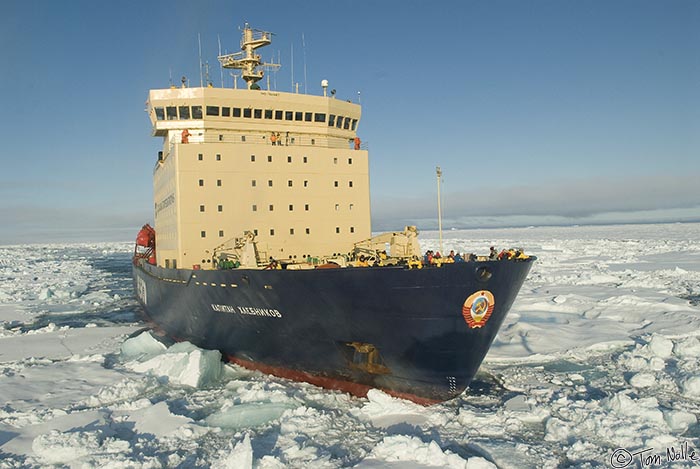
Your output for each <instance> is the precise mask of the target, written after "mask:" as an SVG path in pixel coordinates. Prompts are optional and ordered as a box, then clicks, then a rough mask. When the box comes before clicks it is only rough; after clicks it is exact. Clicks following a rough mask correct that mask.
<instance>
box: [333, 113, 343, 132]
mask: <svg viewBox="0 0 700 469" xmlns="http://www.w3.org/2000/svg"><path fill="white" fill-rule="evenodd" d="M342 126H343V117H342V116H338V117H336V119H335V127H336V128H337V129H339V128H341V127H342Z"/></svg>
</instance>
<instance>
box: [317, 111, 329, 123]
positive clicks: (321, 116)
mask: <svg viewBox="0 0 700 469" xmlns="http://www.w3.org/2000/svg"><path fill="white" fill-rule="evenodd" d="M314 122H326V114H325V113H322V112H317V113H316V114H314Z"/></svg>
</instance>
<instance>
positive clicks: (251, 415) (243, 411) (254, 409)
mask: <svg viewBox="0 0 700 469" xmlns="http://www.w3.org/2000/svg"><path fill="white" fill-rule="evenodd" d="M293 407H294V406H293V405H292V404H289V403H287V404H284V403H271V402H258V403H250V404H236V405H233V406H230V407H228V408H226V409H224V410H220V411H219V412H216V413H214V414H211V415H209V416H208V417H206V418H205V419H204V422H205V423H206V424H207V425H209V426H212V427H221V428H226V429H228V430H237V429H241V428H252V427H257V426H258V425H262V424H264V423H267V422H269V421H271V420H276V419H278V418H280V416H281V415H282V414H283V413H284V412H285V411H286V410H288V409H292V408H293Z"/></svg>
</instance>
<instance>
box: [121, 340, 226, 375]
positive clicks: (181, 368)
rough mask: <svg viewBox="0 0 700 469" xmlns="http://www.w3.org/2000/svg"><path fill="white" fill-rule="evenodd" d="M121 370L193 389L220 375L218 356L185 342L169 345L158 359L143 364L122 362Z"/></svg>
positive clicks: (219, 358)
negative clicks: (124, 367) (123, 364)
mask: <svg viewBox="0 0 700 469" xmlns="http://www.w3.org/2000/svg"><path fill="white" fill-rule="evenodd" d="M142 335H143V334H142ZM146 342H148V341H147V340H146ZM154 348H155V347H154ZM137 349H138V347H137ZM125 366H126V367H128V368H130V369H132V370H134V371H137V372H140V373H146V372H149V373H151V374H153V375H154V376H157V377H159V378H161V379H164V380H165V381H167V382H168V383H172V384H179V385H184V386H190V387H193V388H201V387H203V386H207V385H209V384H211V383H214V382H216V381H218V380H219V378H220V377H221V374H222V372H223V364H222V362H221V352H219V351H218V350H203V349H200V348H198V347H195V346H194V345H192V344H190V343H189V342H180V343H177V344H175V345H172V346H171V347H169V348H168V349H166V350H165V351H164V352H163V353H161V354H159V355H156V356H153V357H150V358H148V357H145V359H144V361H139V360H134V361H129V362H126V363H125Z"/></svg>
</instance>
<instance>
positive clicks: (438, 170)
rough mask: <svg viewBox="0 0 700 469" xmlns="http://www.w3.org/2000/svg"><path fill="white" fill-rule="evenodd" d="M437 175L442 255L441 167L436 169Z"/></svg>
mask: <svg viewBox="0 0 700 469" xmlns="http://www.w3.org/2000/svg"><path fill="white" fill-rule="evenodd" d="M435 172H436V173H437V192H438V232H439V234H440V254H441V255H442V208H441V206H440V180H441V179H442V170H441V169H440V166H436V167H435Z"/></svg>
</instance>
